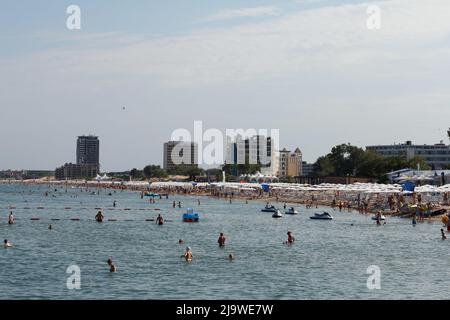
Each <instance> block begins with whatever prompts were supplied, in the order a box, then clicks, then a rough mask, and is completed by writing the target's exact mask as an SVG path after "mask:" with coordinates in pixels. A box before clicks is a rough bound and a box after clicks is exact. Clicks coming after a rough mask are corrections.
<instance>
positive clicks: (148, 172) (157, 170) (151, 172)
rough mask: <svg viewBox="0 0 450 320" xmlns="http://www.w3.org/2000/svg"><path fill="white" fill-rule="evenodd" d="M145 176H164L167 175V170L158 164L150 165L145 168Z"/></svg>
mask: <svg viewBox="0 0 450 320" xmlns="http://www.w3.org/2000/svg"><path fill="white" fill-rule="evenodd" d="M144 176H145V177H146V178H147V179H150V178H164V177H166V176H167V173H166V171H165V170H163V169H161V167H160V166H157V165H148V166H146V167H145V168H144Z"/></svg>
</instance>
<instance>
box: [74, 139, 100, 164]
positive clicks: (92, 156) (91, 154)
mask: <svg viewBox="0 0 450 320" xmlns="http://www.w3.org/2000/svg"><path fill="white" fill-rule="evenodd" d="M99 159H100V141H99V140H98V137H96V136H92V135H89V136H79V137H78V140H77V164H96V165H100V160H99Z"/></svg>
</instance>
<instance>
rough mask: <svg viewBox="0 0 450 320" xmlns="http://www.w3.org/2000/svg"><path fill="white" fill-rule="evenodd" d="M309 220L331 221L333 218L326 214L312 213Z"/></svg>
mask: <svg viewBox="0 0 450 320" xmlns="http://www.w3.org/2000/svg"><path fill="white" fill-rule="evenodd" d="M309 218H310V219H314V220H333V217H332V216H331V214H329V213H328V212H323V213H314V215H313V216H312V217H309Z"/></svg>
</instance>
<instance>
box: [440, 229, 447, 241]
mask: <svg viewBox="0 0 450 320" xmlns="http://www.w3.org/2000/svg"><path fill="white" fill-rule="evenodd" d="M441 236H442V240H445V239H447V236H446V235H445V233H444V229H441Z"/></svg>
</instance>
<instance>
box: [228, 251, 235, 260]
mask: <svg viewBox="0 0 450 320" xmlns="http://www.w3.org/2000/svg"><path fill="white" fill-rule="evenodd" d="M234 259H235V257H234V255H233V254H232V253H230V254H229V255H228V260H230V261H233V260H234Z"/></svg>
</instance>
